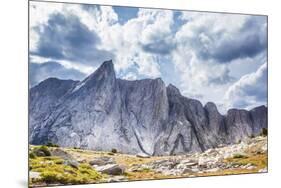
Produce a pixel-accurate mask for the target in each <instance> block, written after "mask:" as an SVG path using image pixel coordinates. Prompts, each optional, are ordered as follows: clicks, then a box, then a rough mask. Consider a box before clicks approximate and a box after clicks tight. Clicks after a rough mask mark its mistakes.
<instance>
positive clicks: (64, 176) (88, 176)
mask: <svg viewBox="0 0 281 188" xmlns="http://www.w3.org/2000/svg"><path fill="white" fill-rule="evenodd" d="M30 170H31V171H34V172H40V173H41V174H40V178H39V179H36V180H31V183H33V184H34V183H35V184H36V183H40V184H42V183H46V184H82V183H95V182H97V181H98V180H100V179H101V178H102V175H101V174H100V173H98V172H97V171H95V169H93V168H92V167H91V166H90V165H88V164H86V163H82V164H80V165H79V166H78V169H76V168H73V167H71V166H68V165H66V163H65V161H64V160H63V159H62V158H60V157H53V156H52V157H36V158H33V159H30Z"/></svg>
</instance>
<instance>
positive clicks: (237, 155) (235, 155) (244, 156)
mask: <svg viewBox="0 0 281 188" xmlns="http://www.w3.org/2000/svg"><path fill="white" fill-rule="evenodd" d="M233 158H234V159H241V158H242V159H244V158H247V156H246V155H243V154H240V153H237V154H234V155H233Z"/></svg>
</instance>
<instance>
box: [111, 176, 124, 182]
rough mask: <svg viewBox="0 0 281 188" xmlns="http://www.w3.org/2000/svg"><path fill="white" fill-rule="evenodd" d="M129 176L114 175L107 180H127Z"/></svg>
mask: <svg viewBox="0 0 281 188" xmlns="http://www.w3.org/2000/svg"><path fill="white" fill-rule="evenodd" d="M127 180H128V179H127V177H125V176H112V177H110V178H108V180H107V182H120V181H127Z"/></svg>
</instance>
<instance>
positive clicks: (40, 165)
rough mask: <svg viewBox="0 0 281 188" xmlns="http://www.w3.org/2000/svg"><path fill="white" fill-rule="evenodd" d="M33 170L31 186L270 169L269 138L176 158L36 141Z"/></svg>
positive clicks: (31, 157) (32, 150)
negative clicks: (61, 145)
mask: <svg viewBox="0 0 281 188" xmlns="http://www.w3.org/2000/svg"><path fill="white" fill-rule="evenodd" d="M29 171H30V174H29V186H30V187H39V186H47V185H67V184H85V183H105V182H123V181H134V180H152V179H166V178H180V177H199V176H215V175H231V174H246V173H258V172H267V136H265V135H264V136H257V137H251V138H248V139H245V140H243V141H241V142H239V143H236V144H232V145H220V146H219V147H218V148H215V149H208V150H206V151H205V152H202V153H199V152H198V153H192V154H185V155H175V156H148V155H144V154H140V155H129V154H123V153H120V152H118V151H117V150H116V149H112V151H111V152H104V151H92V150H84V149H79V148H63V147H59V146H57V145H54V144H51V143H49V144H47V145H40V146H34V145H30V149H29Z"/></svg>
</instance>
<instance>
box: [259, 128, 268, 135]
mask: <svg viewBox="0 0 281 188" xmlns="http://www.w3.org/2000/svg"><path fill="white" fill-rule="evenodd" d="M267 134H268V131H267V128H262V130H261V133H260V136H267Z"/></svg>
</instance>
